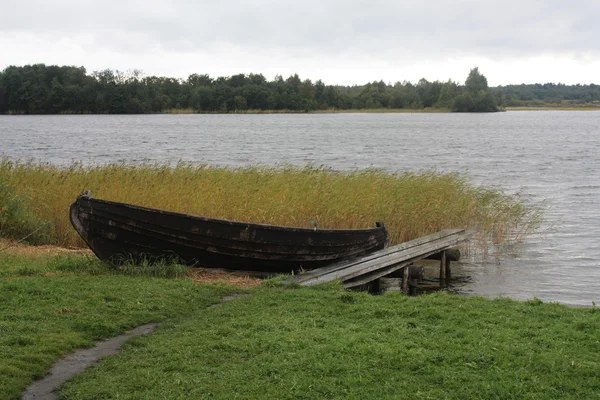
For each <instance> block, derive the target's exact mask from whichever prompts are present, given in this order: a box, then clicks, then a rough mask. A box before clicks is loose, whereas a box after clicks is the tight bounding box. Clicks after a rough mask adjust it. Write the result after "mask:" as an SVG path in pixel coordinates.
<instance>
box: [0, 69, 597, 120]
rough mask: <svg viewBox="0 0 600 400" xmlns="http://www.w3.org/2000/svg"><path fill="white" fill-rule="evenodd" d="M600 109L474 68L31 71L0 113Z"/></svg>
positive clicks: (564, 92)
mask: <svg viewBox="0 0 600 400" xmlns="http://www.w3.org/2000/svg"><path fill="white" fill-rule="evenodd" d="M565 102H567V103H568V104H573V105H578V104H589V105H595V104H598V103H600V86H598V85H593V84H592V85H575V86H567V85H562V84H545V85H541V84H536V85H510V86H504V87H496V88H490V87H489V86H488V82H487V79H486V77H485V76H484V75H483V74H482V73H481V72H480V71H479V69H478V68H473V69H472V70H471V71H470V72H469V74H468V76H467V78H466V80H465V83H464V84H462V85H461V84H459V83H457V82H454V81H452V80H448V81H446V82H440V81H434V82H430V81H428V80H426V79H421V80H419V81H418V82H417V83H416V84H413V83H411V82H407V81H403V82H397V83H394V84H391V83H385V82H383V81H373V82H369V83H367V84H364V85H356V86H338V85H326V84H325V83H323V82H322V81H321V80H317V81H316V82H313V81H311V80H310V79H304V80H303V79H301V78H300V77H299V76H298V75H297V74H294V75H291V76H289V77H288V78H283V77H282V76H280V75H278V76H276V77H275V78H274V79H273V80H267V78H265V77H264V76H263V75H262V74H252V73H251V74H237V75H232V76H229V77H216V78H213V77H211V76H209V75H206V74H192V75H190V76H189V77H188V78H187V79H176V78H169V77H159V76H146V75H144V74H143V73H142V72H141V71H139V70H133V71H129V72H121V71H112V70H109V69H107V70H103V71H94V72H92V73H88V72H87V71H86V69H85V68H84V67H74V66H56V65H45V64H34V65H25V66H9V67H7V68H5V69H4V70H3V71H1V72H0V113H1V114H63V113H64V114H86V113H88V114H143V113H161V112H176V111H178V110H179V111H189V112H199V113H233V112H248V111H266V112H268V111H273V112H277V111H288V112H311V111H318V110H325V111H336V110H372V109H383V110H385V109H389V110H393V109H413V110H419V109H441V110H450V111H456V112H493V111H498V110H501V109H503V108H504V107H505V106H536V105H544V104H565ZM598 105H599V106H600V104H598Z"/></svg>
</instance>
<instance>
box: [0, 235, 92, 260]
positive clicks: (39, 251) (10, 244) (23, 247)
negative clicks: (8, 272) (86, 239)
mask: <svg viewBox="0 0 600 400" xmlns="http://www.w3.org/2000/svg"><path fill="white" fill-rule="evenodd" d="M0 250H2V252H3V253H4V254H10V255H14V256H19V257H26V258H37V257H47V256H57V255H62V254H92V251H91V250H90V249H83V248H77V249H67V248H64V247H59V246H52V245H43V246H31V245H28V244H24V243H18V242H16V241H14V240H7V239H2V238H0Z"/></svg>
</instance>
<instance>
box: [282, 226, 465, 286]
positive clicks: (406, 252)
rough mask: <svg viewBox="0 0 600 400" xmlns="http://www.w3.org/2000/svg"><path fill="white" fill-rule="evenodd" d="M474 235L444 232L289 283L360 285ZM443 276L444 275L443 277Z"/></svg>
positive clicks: (457, 231)
mask: <svg viewBox="0 0 600 400" xmlns="http://www.w3.org/2000/svg"><path fill="white" fill-rule="evenodd" d="M473 234H474V232H473V231H466V230H464V229H444V230H443V231H440V232H437V233H434V234H431V235H427V236H423V237H421V238H418V239H415V240H411V241H408V242H404V243H401V244H399V245H396V246H392V247H387V248H385V249H383V250H379V251H376V252H374V253H370V254H368V255H365V256H363V257H359V258H355V259H352V260H347V261H340V262H338V263H334V264H331V265H328V266H325V267H322V268H318V269H314V270H312V271H308V272H305V273H302V274H299V275H296V276H294V277H292V278H290V279H289V280H288V282H290V283H298V284H300V285H303V286H312V285H318V284H320V283H325V282H331V281H333V280H336V279H340V280H341V281H342V282H343V285H344V287H355V286H360V285H363V284H365V283H368V282H371V281H374V280H376V279H378V278H381V277H382V276H386V275H388V274H390V273H392V272H395V271H397V270H399V269H401V268H404V267H406V266H408V265H410V264H412V263H414V262H415V261H418V260H420V259H423V258H425V257H428V256H430V255H433V254H436V253H440V252H443V251H444V250H447V249H449V248H450V247H452V246H455V245H457V244H458V243H461V242H464V241H467V240H469V239H470V238H471V236H472V235H473ZM445 262H446V260H445V257H444V255H442V263H445ZM407 270H408V269H406V270H405V271H406V272H407ZM440 274H441V273H440ZM441 277H442V275H440V278H441Z"/></svg>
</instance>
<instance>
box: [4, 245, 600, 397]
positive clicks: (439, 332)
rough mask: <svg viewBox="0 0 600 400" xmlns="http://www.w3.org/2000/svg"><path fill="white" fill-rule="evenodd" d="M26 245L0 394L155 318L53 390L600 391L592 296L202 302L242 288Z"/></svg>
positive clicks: (10, 309) (598, 315) (10, 295)
mask: <svg viewBox="0 0 600 400" xmlns="http://www.w3.org/2000/svg"><path fill="white" fill-rule="evenodd" d="M24 254H27V253H25V251H24V250H23V251H21V253H20V255H19V256H15V255H13V256H10V255H6V254H3V255H1V256H0V399H16V398H19V396H20V393H22V391H23V390H24V388H25V387H26V385H27V384H28V383H30V382H31V381H32V380H33V379H37V378H40V377H42V376H44V375H45V374H46V372H47V371H48V369H49V368H50V366H51V364H52V363H53V362H55V361H56V360H57V359H58V358H59V357H61V356H62V355H64V354H67V353H70V352H72V351H73V350H74V349H76V348H79V347H86V346H90V345H92V344H93V342H94V341H95V340H98V339H102V338H107V337H110V336H114V335H118V334H120V333H123V332H124V331H126V330H127V329H130V328H132V327H134V326H138V325H140V324H144V323H148V322H152V321H165V322H164V323H163V325H161V326H160V327H159V328H158V329H157V330H156V331H155V332H154V333H152V334H151V335H147V336H143V337H137V338H135V339H133V340H131V341H129V342H128V343H127V344H125V346H124V347H123V351H122V352H121V353H120V354H117V355H115V356H110V357H107V358H105V359H103V360H102V362H101V363H100V364H98V365H97V366H95V367H93V368H90V369H88V370H87V371H86V372H84V373H83V374H81V375H79V376H77V377H75V378H74V379H73V380H72V381H69V382H68V383H67V384H66V385H65V386H64V388H63V389H62V391H61V393H60V398H62V399H110V398H114V399H116V398H119V399H129V398H135V399H154V398H198V399H202V398H216V399H231V398H239V399H254V398H277V399H280V398H307V399H314V398H356V399H359V398H360V399H363V398H389V399H398V398H411V399H412V398H417V399H438V398H446V399H464V398H467V399H588V398H590V399H591V398H598V396H599V395H600V311H599V310H598V309H597V308H596V307H595V306H594V307H592V308H568V307H565V306H561V305H559V304H552V303H549V304H546V303H542V302H541V301H539V300H537V299H534V300H531V301H527V302H517V301H512V300H508V299H496V300H488V299H484V298H480V297H462V296H457V295H450V294H446V293H438V294H434V295H427V296H420V297H414V298H409V297H405V296H402V295H401V294H400V293H398V292H393V293H387V294H385V295H383V296H370V295H368V294H366V293H356V292H348V291H344V290H342V289H341V288H340V287H339V285H337V284H335V283H333V284H328V285H325V286H319V287H315V288H298V287H292V288H283V287H282V286H281V283H280V280H277V279H273V280H269V281H266V282H265V283H264V284H263V285H262V286H261V287H259V288H256V289H253V290H251V292H250V293H251V295H250V296H248V297H244V298H241V299H237V300H233V301H231V302H227V303H224V304H222V305H221V306H219V307H216V308H207V306H208V305H210V304H214V303H216V302H217V301H218V300H219V299H220V298H221V297H222V296H224V295H227V294H231V293H234V292H239V291H240V290H239V289H237V288H232V287H226V286H219V285H197V284H194V283H192V282H190V281H187V280H183V279H163V278H153V277H150V276H148V275H153V274H155V271H156V270H154V269H151V270H147V269H146V268H149V265H147V266H142V268H140V269H138V270H136V271H135V272H133V273H131V272H129V271H127V269H126V268H124V269H123V270H115V269H112V268H109V267H107V266H105V265H104V264H102V263H100V262H98V261H96V260H94V259H93V258H90V257H87V256H81V255H66V256H58V257H54V256H53V257H44V256H34V255H31V256H26V255H24ZM161 268H162V269H166V270H171V271H177V270H178V268H179V267H178V266H176V265H175V266H173V267H171V269H169V267H167V266H162V267H161ZM128 274H131V275H134V276H131V275H128ZM143 274H144V275H143ZM169 274H172V272H170V273H169Z"/></svg>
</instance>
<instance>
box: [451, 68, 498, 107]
mask: <svg viewBox="0 0 600 400" xmlns="http://www.w3.org/2000/svg"><path fill="white" fill-rule="evenodd" d="M497 100H500V101H501V100H502V96H501V95H500V96H494V95H493V94H492V93H491V91H490V90H489V88H488V83H487V79H486V77H485V76H483V75H482V74H481V73H480V72H479V68H473V69H472V70H471V72H470V73H469V76H468V77H467V80H466V81H465V90H464V91H463V93H461V94H459V95H458V96H456V97H454V100H453V101H452V111H455V112H495V111H498V103H497ZM446 101H447V102H449V101H448V100H446Z"/></svg>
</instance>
